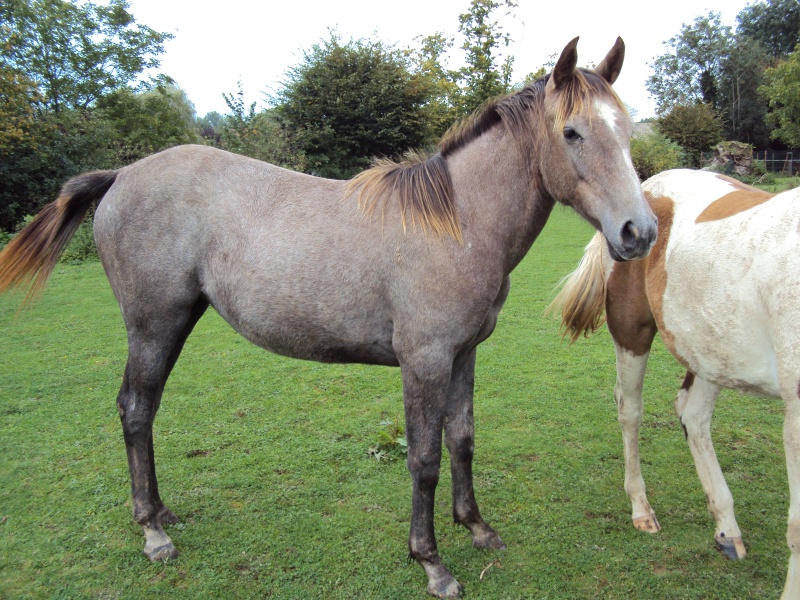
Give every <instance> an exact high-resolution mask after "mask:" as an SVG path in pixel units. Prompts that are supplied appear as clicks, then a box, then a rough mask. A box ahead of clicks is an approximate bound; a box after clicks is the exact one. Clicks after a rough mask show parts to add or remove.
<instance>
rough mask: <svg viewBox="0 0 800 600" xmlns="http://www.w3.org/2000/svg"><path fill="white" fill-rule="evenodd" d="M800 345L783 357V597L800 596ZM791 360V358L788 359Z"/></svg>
mask: <svg viewBox="0 0 800 600" xmlns="http://www.w3.org/2000/svg"><path fill="white" fill-rule="evenodd" d="M796 352H797V350H796V345H795V346H794V347H793V348H792V349H791V350H790V351H788V352H786V353H785V355H784V356H783V357H782V361H783V362H787V363H788V362H793V364H787V365H785V367H784V368H783V369H782V371H783V373H782V374H781V396H782V397H783V400H784V403H785V408H784V410H785V414H784V422H783V446H784V450H785V452H786V472H787V474H788V476H789V522H788V527H787V529H786V543H787V544H788V546H789V551H790V552H791V554H790V555H789V569H788V571H787V573H786V584H785V585H784V587H783V594H782V595H781V600H794V599H796V598H800V373H798V372H797V368H798V365H800V358H798V357H797V356H795V355H794V354H793V353H796ZM787 359H789V360H787Z"/></svg>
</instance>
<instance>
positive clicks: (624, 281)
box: [606, 232, 661, 356]
mask: <svg viewBox="0 0 800 600" xmlns="http://www.w3.org/2000/svg"><path fill="white" fill-rule="evenodd" d="M660 235H661V233H660V232H659V236H660ZM659 239H660V238H659ZM649 260H650V259H649V258H646V259H644V260H633V261H629V262H617V263H614V268H613V269H612V271H611V275H609V277H608V282H607V283H606V290H607V291H606V322H607V324H608V330H609V332H610V333H611V335H612V337H613V338H614V341H615V342H616V343H617V344H618V345H620V346H622V347H623V348H625V349H626V350H628V351H629V352H632V353H633V355H634V356H643V355H644V354H646V353H647V352H648V351H649V350H650V345H651V344H652V343H653V338H654V337H655V335H656V331H657V328H656V322H655V319H654V318H653V313H652V311H651V310H650V304H649V302H648V300H647V290H646V286H645V272H646V269H647V262H648V261H649Z"/></svg>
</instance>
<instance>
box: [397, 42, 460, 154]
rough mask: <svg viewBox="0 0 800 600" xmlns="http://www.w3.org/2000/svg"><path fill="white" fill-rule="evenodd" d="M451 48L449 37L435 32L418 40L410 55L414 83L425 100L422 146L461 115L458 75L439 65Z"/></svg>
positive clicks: (457, 72)
mask: <svg viewBox="0 0 800 600" xmlns="http://www.w3.org/2000/svg"><path fill="white" fill-rule="evenodd" d="M452 47H453V39H452V38H446V37H445V36H444V35H442V34H441V33H435V34H434V35H430V36H427V37H424V38H421V42H420V47H419V49H417V50H414V51H411V52H410V59H411V62H412V64H413V69H414V74H415V78H414V81H415V83H416V85H418V86H419V87H420V90H421V92H422V94H423V95H424V96H425V98H426V101H425V103H424V104H423V106H422V113H423V123H424V127H425V144H430V145H432V144H435V143H436V142H437V141H438V140H439V138H441V137H442V135H444V133H445V132H446V131H447V129H448V128H449V127H450V126H451V125H452V124H453V123H455V122H456V121H457V120H458V119H459V118H460V117H461V116H462V111H461V108H460V107H461V105H462V104H463V102H462V90H461V88H460V87H459V85H458V80H459V78H460V77H461V73H460V71H452V70H449V69H446V68H445V67H444V66H443V65H442V62H443V59H444V57H445V55H446V54H447V52H449V51H450V49H451V48H452Z"/></svg>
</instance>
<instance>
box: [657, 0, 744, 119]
mask: <svg viewBox="0 0 800 600" xmlns="http://www.w3.org/2000/svg"><path fill="white" fill-rule="evenodd" d="M732 36H733V33H732V31H731V28H730V27H728V26H724V25H722V23H721V21H720V15H719V13H715V12H709V13H708V15H707V16H704V17H697V18H696V19H695V20H694V24H693V25H686V24H684V25H683V26H682V27H681V31H680V33H679V34H678V35H676V36H675V37H672V38H670V40H669V41H667V42H665V43H664V45H666V46H667V47H668V48H670V51H669V52H667V53H665V54H662V55H661V56H659V57H657V58H656V59H655V61H654V62H653V64H652V65H651V66H652V68H653V74H652V75H651V76H650V77H649V78H648V80H647V83H646V84H645V85H646V87H647V90H648V91H649V92H650V94H651V95H652V96H653V98H654V99H655V101H656V110H657V112H658V114H659V115H662V114H665V113H667V112H669V111H670V110H671V109H672V108H673V107H675V106H687V105H691V104H695V103H704V104H710V105H711V106H712V107H713V108H715V109H718V108H719V100H720V98H719V88H720V78H721V69H722V60H723V58H724V57H725V56H727V55H728V53H729V50H730V45H731V41H732Z"/></svg>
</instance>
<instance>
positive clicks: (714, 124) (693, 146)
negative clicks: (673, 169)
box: [658, 104, 722, 167]
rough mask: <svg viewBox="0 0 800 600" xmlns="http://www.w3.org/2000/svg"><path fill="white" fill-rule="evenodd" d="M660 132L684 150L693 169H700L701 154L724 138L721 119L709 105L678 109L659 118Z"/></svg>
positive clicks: (673, 109)
mask: <svg viewBox="0 0 800 600" xmlns="http://www.w3.org/2000/svg"><path fill="white" fill-rule="evenodd" d="M658 130H659V131H660V132H661V133H662V134H663V135H665V136H666V137H668V138H669V139H671V140H672V141H674V142H677V143H678V144H679V145H680V146H681V148H683V149H684V151H685V152H686V155H687V157H688V159H689V162H690V165H691V166H693V167H700V165H701V163H702V153H703V152H705V151H707V150H710V149H711V148H713V147H714V146H715V145H716V144H717V143H718V142H719V141H720V140H721V139H722V120H721V119H720V117H719V114H717V112H716V111H715V110H714V107H713V106H711V105H710V104H693V105H689V106H675V107H673V108H672V110H671V111H670V112H669V113H667V114H666V115H664V116H662V117H660V118H659V119H658Z"/></svg>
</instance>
